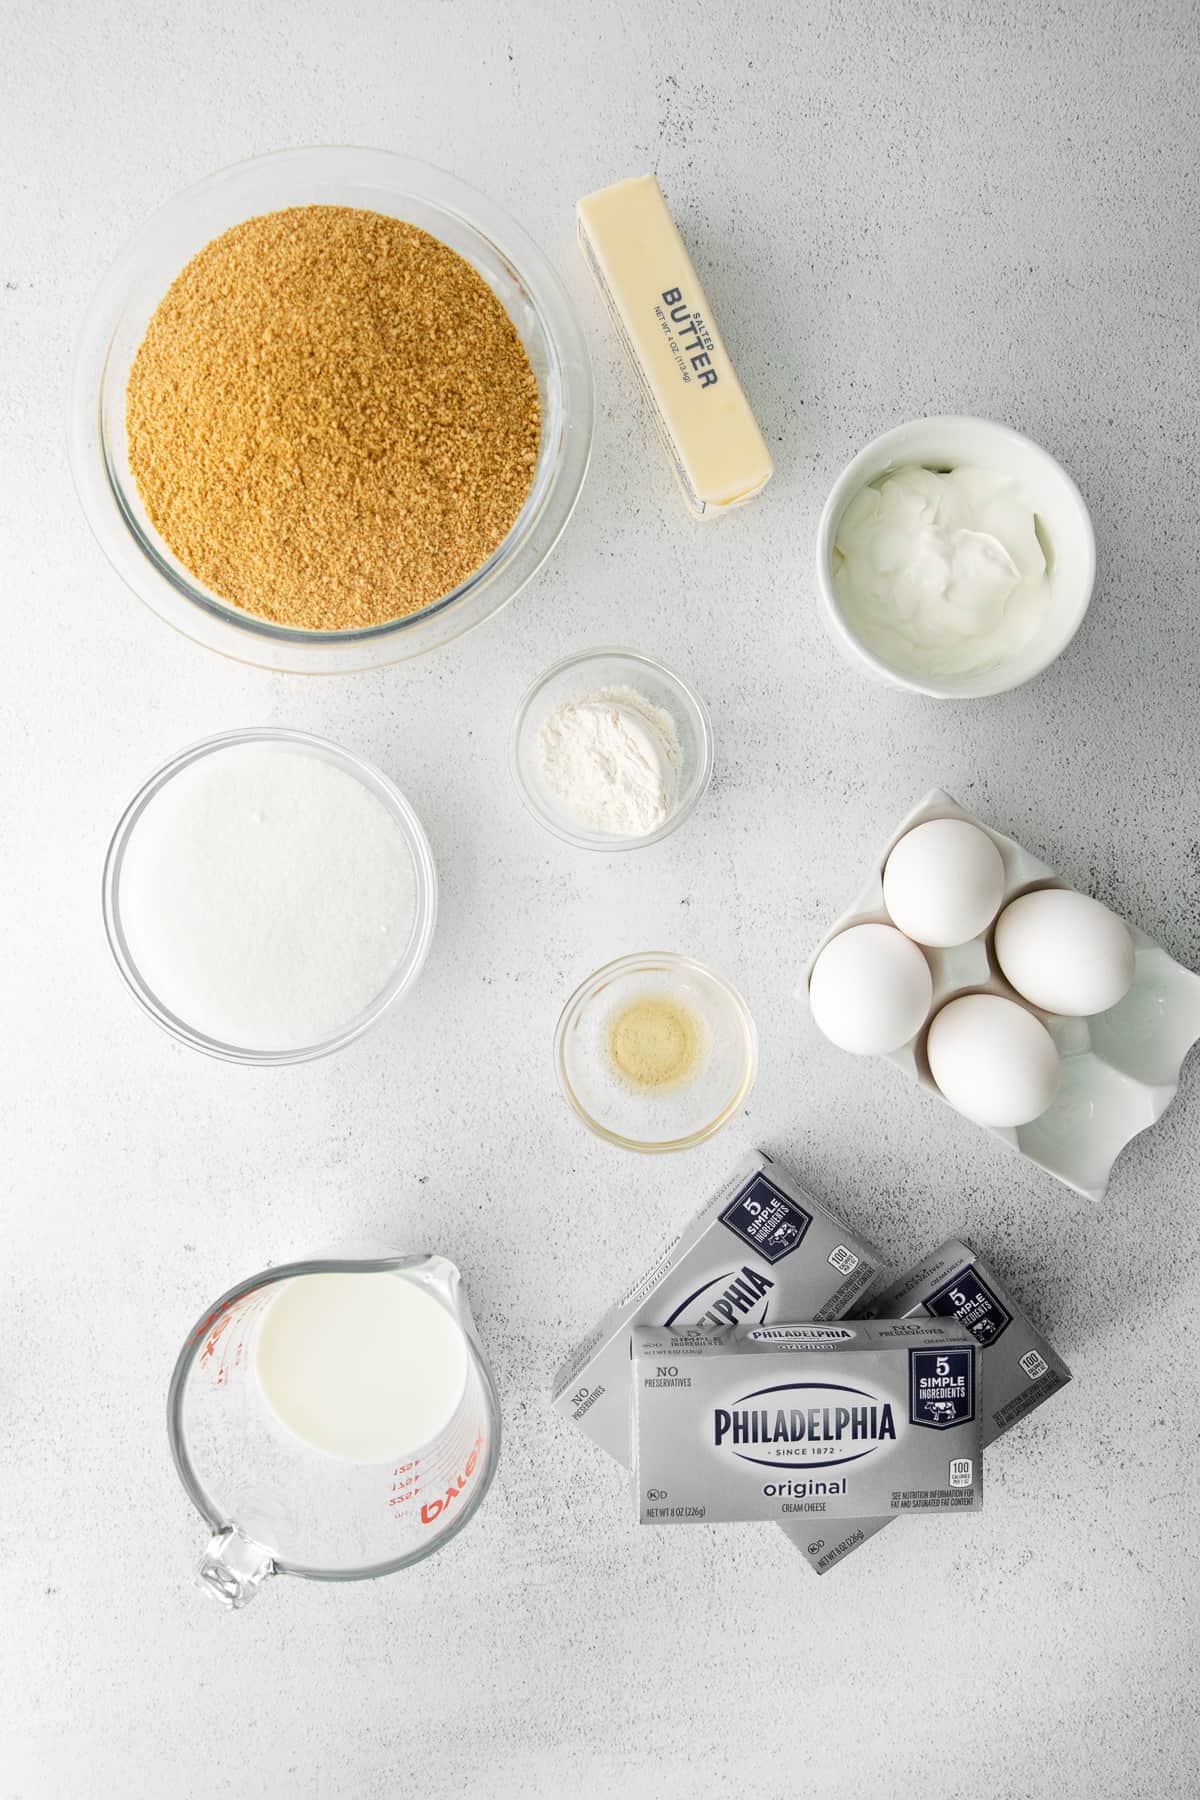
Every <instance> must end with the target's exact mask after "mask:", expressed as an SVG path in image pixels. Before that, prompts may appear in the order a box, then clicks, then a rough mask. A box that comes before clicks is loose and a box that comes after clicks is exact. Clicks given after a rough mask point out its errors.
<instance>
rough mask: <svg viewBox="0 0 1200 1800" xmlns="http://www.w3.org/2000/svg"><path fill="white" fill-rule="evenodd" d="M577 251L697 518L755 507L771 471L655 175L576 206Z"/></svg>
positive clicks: (620, 183)
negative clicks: (750, 503) (752, 503)
mask: <svg viewBox="0 0 1200 1800" xmlns="http://www.w3.org/2000/svg"><path fill="white" fill-rule="evenodd" d="M578 218H579V243H580V247H581V249H582V250H583V254H584V257H585V259H586V261H587V264H588V266H589V268H590V269H591V271H592V274H593V275H594V276H595V278H596V284H597V286H598V287H599V289H600V292H601V294H602V295H603V297H604V301H605V304H606V305H607V307H608V310H609V312H610V313H611V314H612V318H613V322H614V324H615V325H616V328H617V333H618V335H619V336H620V337H621V338H622V339H623V341H624V343H625V347H626V349H627V350H628V352H629V355H630V359H631V360H632V362H633V366H634V368H635V369H636V370H637V372H638V374H639V375H640V376H641V379H642V384H643V386H644V388H645V389H646V393H647V395H648V396H649V399H650V405H651V410H652V413H653V416H654V419H655V421H656V423H657V425H658V429H659V432H660V434H661V436H662V439H663V443H664V444H665V446H666V450H667V454H668V456H669V457H670V458H671V462H672V465H673V466H674V469H675V474H676V476H677V477H678V479H679V485H680V487H681V488H682V489H683V497H684V499H685V501H686V502H687V505H688V509H689V511H691V512H692V513H693V514H694V515H695V516H696V517H697V518H698V519H702V518H706V517H708V515H709V514H710V513H715V512H724V511H727V510H728V509H729V508H730V507H731V506H741V505H742V503H743V502H744V501H746V500H752V499H753V497H754V495H755V494H757V493H758V492H759V491H760V489H762V488H764V487H765V486H766V484H767V482H768V481H769V480H770V479H771V474H772V471H773V467H774V465H773V464H772V462H771V453H770V451H769V450H768V449H767V446H766V444H765V442H764V441H763V435H762V432H761V431H760V430H759V429H758V426H757V425H756V424H755V422H754V414H753V413H752V412H751V411H750V405H749V402H748V401H747V399H746V396H745V394H744V393H743V392H742V386H741V383H740V382H739V380H738V378H737V375H736V373H735V371H734V367H733V364H732V363H731V362H730V360H729V352H728V351H727V350H726V348H725V345H724V344H723V343H722V341H721V334H720V332H719V331H718V330H717V327H716V322H715V320H714V319H713V316H712V310H711V308H710V307H709V304H708V301H707V300H706V299H705V297H704V290H703V289H702V287H701V286H700V283H699V280H698V279H697V276H696V271H695V269H694V268H693V267H692V262H691V258H690V257H689V255H688V253H687V250H686V249H685V247H684V242H683V239H682V238H681V237H680V235H679V231H678V228H677V226H676V224H675V221H674V219H673V218H672V217H671V215H670V213H669V212H668V211H667V203H666V201H665V200H664V199H663V196H662V189H661V188H660V187H659V185H658V181H657V178H656V177H655V176H653V175H639V176H635V177H634V178H633V179H632V180H630V181H618V182H617V183H616V185H615V186H614V187H607V188H601V190H600V191H599V193H596V194H588V195H587V197H586V198H585V199H583V200H581V201H580V202H579V206H578Z"/></svg>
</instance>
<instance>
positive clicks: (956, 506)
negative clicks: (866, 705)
mask: <svg viewBox="0 0 1200 1800" xmlns="http://www.w3.org/2000/svg"><path fill="white" fill-rule="evenodd" d="M1036 524H1037V522H1036V518H1035V515H1034V510H1033V507H1032V506H1031V505H1030V503H1029V502H1028V500H1026V498H1025V496H1024V495H1023V494H1022V493H1021V490H1020V488H1019V487H1018V486H1017V484H1016V482H1015V481H1013V480H1012V478H1011V477H1010V476H1008V475H1004V474H1001V473H1000V472H998V471H997V470H995V469H975V468H961V469H950V470H948V471H946V472H945V473H942V472H939V471H936V470H933V469H922V468H917V467H915V466H914V467H907V468H902V469H897V470H895V471H894V472H893V473H891V474H889V475H885V476H883V477H881V478H880V480H878V481H874V482H872V483H871V484H870V486H869V487H865V488H863V490H862V491H861V493H859V494H856V495H855V497H854V499H853V500H852V501H851V502H850V504H849V506H847V508H846V510H845V512H844V513H843V515H842V520H841V523H840V525H839V526H838V529H837V537H836V539H835V543H834V555H833V563H834V568H833V587H834V592H835V594H836V595H837V599H838V604H839V605H840V607H841V609H842V613H843V615H844V617H845V619H846V623H847V624H848V625H849V626H850V628H851V630H852V631H853V632H854V633H855V634H856V636H857V637H858V638H859V640H860V642H861V643H862V644H864V645H865V647H866V648H867V649H868V650H870V651H872V652H873V653H874V654H875V655H876V656H878V657H879V658H881V660H882V661H884V662H886V663H887V664H888V665H889V667H891V668H893V669H895V670H897V672H898V673H900V674H902V675H908V676H912V677H915V678H917V679H919V678H920V677H922V676H944V675H978V674H982V673H983V672H984V671H985V670H988V669H992V668H996V667H998V666H999V665H1000V664H1002V663H1005V662H1007V661H1008V660H1009V659H1010V658H1011V657H1013V656H1015V655H1016V653H1017V652H1018V651H1019V650H1021V649H1023V648H1024V646H1025V645H1026V644H1027V643H1028V642H1029V640H1030V639H1031V638H1032V637H1033V635H1034V633H1035V632H1036V630H1037V629H1038V626H1039V625H1040V624H1041V622H1042V619H1043V617H1044V615H1045V613H1046V609H1047V607H1048V605H1049V599H1050V588H1049V582H1048V581H1047V578H1046V558H1045V554H1044V552H1043V550H1042V546H1041V543H1040V542H1039V539H1038V535H1037V529H1036Z"/></svg>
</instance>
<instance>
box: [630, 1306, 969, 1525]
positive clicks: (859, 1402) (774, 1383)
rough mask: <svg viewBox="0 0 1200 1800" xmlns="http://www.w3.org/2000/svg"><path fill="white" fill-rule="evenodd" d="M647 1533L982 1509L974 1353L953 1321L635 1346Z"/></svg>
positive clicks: (660, 1338)
mask: <svg viewBox="0 0 1200 1800" xmlns="http://www.w3.org/2000/svg"><path fill="white" fill-rule="evenodd" d="M633 1346H634V1348H633V1354H634V1362H633V1406H634V1451H635V1462H634V1482H635V1487H636V1490H637V1500H638V1517H639V1519H640V1520H641V1523H642V1524H643V1525H663V1524H676V1523H681V1522H682V1523H696V1522H702V1521H704V1522H708V1523H714V1522H715V1523H719V1522H722V1521H725V1520H733V1519H773V1520H775V1521H776V1523H780V1522H782V1521H784V1520H795V1519H799V1518H805V1519H811V1520H813V1522H814V1525H815V1523H816V1522H817V1521H824V1520H825V1519H831V1520H835V1519H845V1518H852V1519H857V1518H860V1517H873V1516H875V1515H878V1516H879V1517H884V1516H891V1515H895V1514H899V1513H904V1512H972V1511H975V1510H977V1509H978V1508H979V1507H980V1505H981V1504H982V1500H983V1469H982V1462H981V1454H980V1453H981V1448H982V1446H981V1438H980V1421H979V1404H978V1367H977V1365H978V1359H979V1355H980V1350H979V1345H978V1344H977V1343H976V1341H975V1339H974V1338H973V1337H972V1335H971V1333H970V1332H969V1331H967V1330H966V1328H965V1327H964V1326H962V1325H960V1324H959V1323H958V1321H957V1320H955V1319H937V1320H934V1319H928V1320H924V1321H919V1320H916V1319H913V1320H907V1319H890V1320H887V1321H884V1322H879V1323H876V1322H870V1323H868V1322H866V1321H860V1320H854V1321H852V1322H849V1323H844V1324H840V1325H809V1324H803V1325H772V1326H764V1327H761V1328H759V1329H757V1330H755V1331H752V1332H751V1333H750V1334H749V1336H747V1337H745V1338H741V1339H736V1340H735V1339H725V1340H723V1341H720V1342H714V1341H713V1340H712V1339H708V1338H679V1337H675V1336H673V1335H672V1334H671V1333H669V1332H663V1331H652V1330H644V1329H643V1330H639V1331H635V1332H634V1338H633Z"/></svg>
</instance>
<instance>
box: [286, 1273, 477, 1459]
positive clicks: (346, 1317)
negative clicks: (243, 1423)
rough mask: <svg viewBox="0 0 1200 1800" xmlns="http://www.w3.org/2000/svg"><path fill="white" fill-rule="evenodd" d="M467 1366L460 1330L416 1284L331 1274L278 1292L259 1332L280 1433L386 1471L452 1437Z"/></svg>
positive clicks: (390, 1276) (370, 1275)
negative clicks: (446, 1434) (389, 1464)
mask: <svg viewBox="0 0 1200 1800" xmlns="http://www.w3.org/2000/svg"><path fill="white" fill-rule="evenodd" d="M467 1362H468V1358H467V1347H466V1343H465V1341H464V1338H463V1333H462V1330H461V1328H460V1326H459V1324H458V1322H457V1320H456V1319H455V1318H454V1317H453V1316H452V1314H451V1313H449V1312H448V1311H447V1310H446V1308H445V1307H444V1306H443V1305H441V1303H440V1302H439V1301H438V1300H437V1299H435V1297H434V1296H433V1295H432V1294H430V1293H429V1292H428V1291H427V1290H426V1289H425V1288H423V1287H421V1286H420V1285H419V1284H418V1283H417V1282H414V1281H410V1280H406V1279H404V1278H403V1277H401V1276H398V1275H394V1274H388V1273H382V1272H375V1271H371V1272H360V1273H350V1274H345V1273H337V1272H330V1273H326V1274H314V1275H301V1276H298V1277H297V1278H296V1279H295V1280H294V1281H290V1282H288V1283H287V1284H286V1285H285V1286H283V1287H281V1288H280V1290H279V1292H278V1294H277V1295H276V1296H275V1298H274V1299H273V1300H272V1301H271V1304H270V1306H269V1308H268V1310H267V1313H266V1315H265V1317H264V1318H263V1321H262V1324H261V1326H260V1327H259V1332H258V1345H257V1351H256V1357H255V1372H256V1374H257V1376H258V1385H259V1388H260V1389H261V1391H262V1394H263V1397H264V1399H265V1400H266V1402H267V1404H268V1406H269V1407H270V1408H271V1411H272V1412H273V1413H274V1414H275V1416H276V1417H277V1418H278V1419H279V1421H280V1423H281V1424H282V1425H284V1426H285V1427H286V1428H287V1429H288V1431H290V1432H293V1433H294V1434H295V1435H296V1436H297V1437H299V1438H302V1439H303V1441H304V1442H305V1443H306V1444H309V1445H311V1446H312V1448H313V1449H314V1450H320V1451H323V1452H324V1453H325V1454H326V1455H328V1456H342V1457H348V1458H351V1459H352V1460H354V1461H356V1462H386V1461H391V1460H393V1459H395V1458H397V1457H401V1456H404V1455H406V1454H408V1453H410V1452H412V1451H415V1450H419V1449H421V1448H423V1447H424V1446H426V1445H428V1444H430V1443H431V1442H432V1441H433V1440H434V1439H435V1438H436V1437H438V1435H439V1434H440V1433H441V1432H442V1431H444V1430H445V1428H446V1426H447V1425H449V1423H450V1421H451V1420H452V1418H453V1417H454V1414H455V1411H456V1410H457V1408H458V1405H459V1402H460V1401H461V1399H462V1396H463V1391H464V1388H465V1385H466V1380H467Z"/></svg>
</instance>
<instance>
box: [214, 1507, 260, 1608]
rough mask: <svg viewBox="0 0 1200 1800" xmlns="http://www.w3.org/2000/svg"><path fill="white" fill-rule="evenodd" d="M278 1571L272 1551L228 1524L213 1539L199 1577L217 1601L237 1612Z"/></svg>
mask: <svg viewBox="0 0 1200 1800" xmlns="http://www.w3.org/2000/svg"><path fill="white" fill-rule="evenodd" d="M274 1573H275V1564H274V1562H273V1560H272V1558H271V1553H270V1551H268V1550H264V1549H263V1547H262V1545H261V1544H256V1543H255V1542H254V1539H253V1538H248V1537H247V1536H246V1535H245V1533H244V1532H241V1531H239V1530H238V1528H237V1526H236V1525H227V1526H226V1527H225V1529H224V1531H218V1533H217V1535H216V1537H214V1538H212V1539H211V1540H210V1542H209V1545H208V1549H207V1550H206V1551H205V1552H204V1555H203V1556H202V1557H201V1559H200V1566H199V1568H198V1569H197V1570H196V1580H197V1581H198V1582H199V1584H200V1586H201V1587H202V1588H203V1589H204V1591H205V1593H207V1594H211V1595H212V1597H213V1599H214V1600H217V1601H219V1602H220V1604H221V1605H222V1606H227V1607H229V1608H230V1610H231V1611H236V1610H237V1609H238V1608H239V1607H242V1606H248V1605H249V1604H250V1602H251V1600H253V1598H254V1596H255V1594H257V1592H258V1590H259V1588H260V1587H261V1586H262V1584H263V1582H264V1581H265V1580H266V1578H267V1576H268V1575H273V1574H274Z"/></svg>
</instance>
